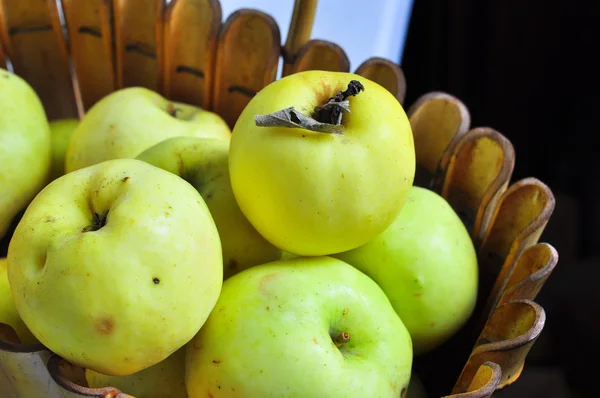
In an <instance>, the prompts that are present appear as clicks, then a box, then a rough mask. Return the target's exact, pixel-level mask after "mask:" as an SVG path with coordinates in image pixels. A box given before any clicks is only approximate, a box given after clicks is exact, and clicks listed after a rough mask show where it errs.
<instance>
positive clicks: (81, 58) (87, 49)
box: [62, 0, 116, 111]
mask: <svg viewBox="0 0 600 398" xmlns="http://www.w3.org/2000/svg"><path fill="white" fill-rule="evenodd" d="M62 5H63V12H64V15H65V21H66V24H67V32H68V35H69V53H70V56H71V57H72V59H73V67H74V71H75V75H76V77H77V84H78V88H79V93H80V96H81V102H82V106H83V109H84V111H87V110H88V109H89V108H90V107H91V106H92V105H94V104H95V103H96V102H98V101H99V100H100V99H101V98H102V97H104V96H106V95H108V94H109V93H111V92H112V91H113V90H114V89H115V82H116V77H115V65H114V54H113V44H112V42H113V37H112V3H111V2H108V1H105V0H86V1H80V0H62Z"/></svg>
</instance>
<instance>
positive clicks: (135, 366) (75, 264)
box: [8, 159, 223, 375]
mask: <svg viewBox="0 0 600 398" xmlns="http://www.w3.org/2000/svg"><path fill="white" fill-rule="evenodd" d="M8 278H9V282H10V286H11V289H12V292H13V298H14V301H15V305H16V308H17V311H18V312H19V314H20V315H21V318H22V319H23V321H24V322H25V324H26V325H27V327H28V328H29V330H31V332H32V333H33V335H34V336H35V337H36V338H37V339H38V340H39V341H40V342H41V343H42V344H44V345H45V346H46V347H48V348H49V349H50V350H51V351H53V352H55V353H56V354H58V355H60V356H62V357H63V358H65V359H66V360H67V361H69V362H71V363H73V364H75V365H78V366H81V367H84V368H88V369H92V370H95V371H97V372H100V373H104V374H107V375H126V374H131V373H135V372H139V371H140V370H142V369H145V368H148V367H150V366H152V365H154V364H156V363H158V362H160V361H162V360H164V359H165V358H166V357H168V356H169V355H171V354H172V353H173V352H175V351H176V350H177V349H179V348H181V347H182V346H183V345H184V344H186V343H187V342H188V341H189V340H190V339H191V338H192V337H193V336H194V335H195V334H196V333H197V332H198V330H199V329H200V327H201V326H202V325H203V324H204V322H205V321H206V318H207V317H208V315H209V313H210V311H211V310H212V308H213V306H214V305H215V303H216V301H217V298H218V296H219V293H220V291H221V285H222V279H223V264H222V257H221V244H220V241H219V235H218V231H217V228H216V226H215V224H214V221H213V219H212V217H211V215H210V212H209V210H208V208H207V206H206V204H205V202H204V200H203V199H202V197H201V196H200V194H199V193H198V191H196V190H195V189H194V187H192V186H191V185H190V184H189V183H187V182H186V181H184V180H183V179H181V178H179V177H177V176H175V175H173V174H171V173H169V172H167V171H164V170H162V169H160V168H158V167H154V166H152V165H149V164H147V163H145V162H142V161H140V160H136V159H114V160H108V161H105V162H102V163H98V164H96V165H93V166H88V167H86V168H83V169H80V170H77V171H74V172H71V173H69V174H65V175H64V176H62V177H59V178H57V179H56V180H54V181H53V182H51V183H50V184H48V185H47V186H46V187H45V188H44V189H43V190H42V191H41V192H40V193H39V194H38V195H37V196H36V197H35V198H34V199H33V201H32V202H31V204H30V205H29V207H28V208H27V210H26V211H25V214H24V215H23V218H22V219H21V221H20V222H19V224H18V225H17V228H16V229H15V232H14V235H13V237H12V239H11V242H10V245H9V247H8Z"/></svg>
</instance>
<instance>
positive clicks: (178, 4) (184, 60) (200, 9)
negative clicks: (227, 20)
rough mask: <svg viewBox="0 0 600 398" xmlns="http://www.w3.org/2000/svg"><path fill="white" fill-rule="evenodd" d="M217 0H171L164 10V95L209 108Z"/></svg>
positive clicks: (218, 21) (218, 17) (218, 11)
mask: <svg viewBox="0 0 600 398" xmlns="http://www.w3.org/2000/svg"><path fill="white" fill-rule="evenodd" d="M221 18H222V17H221V5H220V3H219V1H218V0H172V1H171V3H170V4H169V5H168V6H167V8H166V10H165V13H164V22H163V26H164V36H163V43H164V47H163V48H164V59H163V60H162V62H161V64H160V65H161V71H160V73H159V74H160V76H163V79H161V80H162V82H163V89H162V91H163V92H164V94H165V96H166V97H168V98H169V99H171V100H173V101H180V102H185V103H188V104H192V105H197V106H201V107H203V108H206V109H209V108H210V106H211V96H212V83H213V82H214V67H215V54H216V49H217V41H218V37H219V29H220V27H221Z"/></svg>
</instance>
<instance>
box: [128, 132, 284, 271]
mask: <svg viewBox="0 0 600 398" xmlns="http://www.w3.org/2000/svg"><path fill="white" fill-rule="evenodd" d="M228 154H229V142H228V141H225V140H219V139H210V138H199V137H174V138H169V139H167V140H165V141H161V142H159V143H158V144H156V145H154V146H152V147H150V148H148V149H146V150H145V151H144V152H142V153H141V154H140V155H139V156H137V159H139V160H143V161H145V162H147V163H150V164H152V165H153V166H157V167H160V168H161V169H164V170H167V171H169V172H171V173H173V174H176V175H178V176H179V177H181V178H183V179H185V180H186V181H188V182H189V183H190V184H192V185H193V186H194V188H196V189H197V190H198V192H200V194H201V195H202V198H204V201H205V202H206V204H207V205H208V209H209V210H210V213H211V214H212V216H213V219H214V220H215V224H216V225H217V229H218V230H219V236H220V238H221V246H222V248H223V267H224V268H223V277H224V279H227V278H229V277H230V276H231V275H233V274H235V273H237V272H239V271H241V270H243V269H246V268H248V267H251V266H254V265H258V264H263V263H266V262H269V261H274V260H279V259H280V258H281V250H279V249H277V248H276V247H275V246H273V245H272V244H270V243H269V242H267V241H266V240H265V238H263V237H262V236H261V235H260V234H259V233H258V232H257V231H256V230H255V229H254V227H252V225H251V224H250V223H249V222H248V220H246V217H244V215H243V214H242V212H241V210H240V208H239V206H238V204H237V202H236V200H235V197H234V196H233V192H232V191H231V183H230V181H229V166H228V164H227V159H228Z"/></svg>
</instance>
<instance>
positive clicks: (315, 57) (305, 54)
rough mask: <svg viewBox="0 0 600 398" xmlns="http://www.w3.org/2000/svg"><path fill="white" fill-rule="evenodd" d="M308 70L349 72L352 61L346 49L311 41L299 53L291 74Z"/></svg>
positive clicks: (324, 41)
mask: <svg viewBox="0 0 600 398" xmlns="http://www.w3.org/2000/svg"><path fill="white" fill-rule="evenodd" d="M306 70H325V71H332V72H349V71H350V60H349V59H348V55H346V52H345V51H344V49H343V48H342V47H340V46H338V45H337V44H335V43H332V42H330V41H326V40H309V41H308V42H307V43H306V44H305V45H304V46H302V48H301V49H300V51H299V52H298V55H297V56H296V60H295V62H294V64H293V65H292V67H291V69H290V73H297V72H302V71H306Z"/></svg>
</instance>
